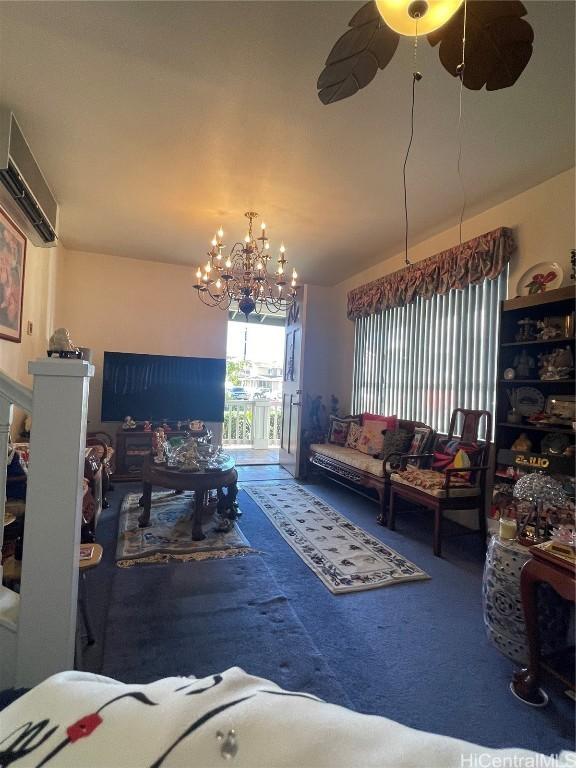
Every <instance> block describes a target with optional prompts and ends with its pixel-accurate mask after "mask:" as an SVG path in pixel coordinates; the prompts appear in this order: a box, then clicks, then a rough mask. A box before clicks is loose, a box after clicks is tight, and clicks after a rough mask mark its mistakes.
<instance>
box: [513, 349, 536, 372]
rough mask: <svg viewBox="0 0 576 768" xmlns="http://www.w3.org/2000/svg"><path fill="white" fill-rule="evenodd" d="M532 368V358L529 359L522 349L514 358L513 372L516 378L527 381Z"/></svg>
mask: <svg viewBox="0 0 576 768" xmlns="http://www.w3.org/2000/svg"><path fill="white" fill-rule="evenodd" d="M534 368H535V362H534V358H533V357H530V355H529V354H528V353H527V352H526V350H525V349H523V350H522V351H521V352H520V354H519V355H516V356H515V357H514V370H515V371H516V378H518V379H529V378H530V376H531V372H532V370H533V369H534Z"/></svg>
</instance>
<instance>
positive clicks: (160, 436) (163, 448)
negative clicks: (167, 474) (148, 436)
mask: <svg viewBox="0 0 576 768" xmlns="http://www.w3.org/2000/svg"><path fill="white" fill-rule="evenodd" d="M152 453H153V454H154V462H155V463H156V464H163V463H164V462H165V461H166V456H167V453H168V441H167V440H166V433H165V432H164V430H163V429H162V427H158V429H155V430H154V432H153V434H152Z"/></svg>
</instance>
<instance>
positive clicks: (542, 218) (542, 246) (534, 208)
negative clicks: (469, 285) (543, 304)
mask: <svg viewBox="0 0 576 768" xmlns="http://www.w3.org/2000/svg"><path fill="white" fill-rule="evenodd" d="M574 184H575V176H574V168H572V169H571V170H569V171H565V172H564V173H561V174H560V175H558V176H555V177H553V178H552V179H549V180H548V181H545V182H544V183H542V184H539V185H538V186H537V187H533V188H532V189H529V190H527V191H526V192H523V193H522V194H520V195H517V196H516V197H513V198H511V199H510V200H507V201H505V202H504V203H501V204H500V205H497V206H495V207H494V208H490V209H489V210H487V211H484V212H483V213H480V214H478V215H476V216H474V217H472V218H470V219H467V220H465V222H464V226H463V230H462V237H463V239H464V240H468V239H470V238H472V237H476V236H477V235H480V234H482V233H484V232H489V231H490V230H492V229H495V228H497V227H500V226H506V227H511V228H512V229H513V230H514V232H515V237H516V242H517V245H518V250H517V252H516V254H515V256H514V257H513V260H512V262H511V265H510V279H509V284H508V294H509V296H510V297H512V296H515V295H516V286H517V284H518V280H519V279H520V277H521V276H522V274H523V273H524V272H525V271H526V270H527V269H528V268H529V267H531V266H533V265H535V264H537V263H538V262H541V261H556V262H558V263H559V264H560V265H561V266H562V268H563V270H564V282H563V284H564V285H568V284H570V282H571V281H570V278H569V275H570V249H572V248H574V247H576V234H575V226H576V225H575V217H576V212H575V211H576V209H575V205H576V202H575V195H574ZM413 215H416V213H414V214H413ZM457 242H458V227H451V228H449V229H446V230H445V231H444V232H441V233H440V234H437V235H435V236H433V237H430V238H429V239H427V240H425V241H423V242H421V243H419V244H418V245H415V246H414V247H413V248H411V249H409V252H408V257H409V259H410V261H411V262H417V261H421V260H422V259H426V258H428V257H429V256H433V255H434V254H436V253H438V252H440V251H442V250H445V249H446V248H450V247H452V246H454V245H455V244H456V243H457ZM403 265H404V253H403V252H402V253H397V254H394V255H391V256H390V257H389V258H385V259H383V260H382V261H381V262H380V263H379V264H377V265H376V266H374V267H371V268H370V269H367V270H364V271H363V272H359V273H358V274H356V275H354V277H352V278H350V279H348V280H346V281H344V282H342V283H340V284H339V285H337V286H335V288H334V289H333V303H334V305H335V306H337V307H338V313H337V317H336V318H335V321H334V322H331V323H330V324H328V325H327V326H326V327H325V346H326V347H328V348H330V349H331V350H332V355H333V357H334V359H336V360H337V361H338V364H337V365H336V366H335V368H334V370H333V379H332V386H333V390H334V391H335V392H336V394H337V395H338V397H340V400H341V404H342V407H341V411H342V412H348V409H349V406H350V399H351V394H352V358H353V351H354V324H353V323H352V322H351V321H350V320H348V319H347V318H346V298H347V294H348V291H349V290H351V289H352V288H355V287H357V286H359V285H364V284H365V283H368V282H370V281H371V280H375V279H376V278H378V277H382V276H383V275H387V274H389V273H391V272H394V271H396V270H398V269H402V267H403Z"/></svg>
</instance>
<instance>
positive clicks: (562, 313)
mask: <svg viewBox="0 0 576 768" xmlns="http://www.w3.org/2000/svg"><path fill="white" fill-rule="evenodd" d="M573 314H574V288H573V287H572V286H570V287H567V288H559V289H557V290H555V291H550V292H549V293H544V294H535V295H532V296H520V297H517V298H515V299H510V300H508V301H503V302H502V307H501V314H500V346H499V355H498V384H497V396H496V429H495V436H494V442H495V448H496V467H495V480H496V481H498V482H500V481H502V480H504V481H506V480H509V481H510V482H514V481H515V480H516V479H517V478H518V477H519V476H520V475H521V474H524V473H525V472H531V471H534V470H540V471H544V472H549V473H550V474H555V475H556V474H558V475H573V474H574V457H573V456H572V457H571V456H565V455H561V454H558V453H554V454H552V453H548V452H546V451H543V450H542V449H541V443H542V440H543V439H544V438H545V437H546V436H548V435H549V434H550V433H553V432H558V433H561V434H562V435H565V436H568V438H569V440H570V442H571V443H572V444H573V443H574V435H575V433H574V430H573V429H572V427H571V426H570V425H563V424H558V425H555V424H554V425H553V424H534V423H530V422H529V421H528V420H527V418H526V417H525V416H524V417H523V418H522V422H521V423H514V422H509V421H508V414H509V411H510V410H511V405H510V400H509V397H508V394H507V392H508V391H512V390H514V389H516V388H518V387H521V386H527V387H531V388H534V389H537V390H538V391H539V392H540V393H541V394H542V396H543V397H544V399H545V400H546V399H547V398H548V397H552V396H554V395H559V396H573V395H574V385H575V379H574V373H573V372H571V373H570V378H567V379H539V378H537V376H538V373H537V366H535V367H534V368H532V369H531V374H530V378H519V377H516V378H514V379H505V378H504V371H505V370H506V369H508V368H514V359H515V358H516V356H517V355H519V354H521V352H522V350H523V349H525V350H526V353H527V355H528V356H530V357H532V358H534V360H535V362H536V358H537V356H538V355H539V354H546V353H549V352H552V351H553V350H555V349H558V348H563V347H566V346H569V347H570V349H571V351H572V356H573V357H574V356H575V347H574V336H573V335H570V336H566V335H563V336H562V337H559V338H555V339H529V340H527V341H518V340H517V338H516V336H517V334H518V333H519V331H520V326H519V325H518V322H519V321H520V320H523V319H525V318H529V319H530V320H534V321H539V320H540V321H541V320H544V319H546V318H550V317H566V316H569V315H572V323H571V328H572V329H573V328H574V320H573ZM523 432H525V433H526V434H527V435H528V437H529V439H530V441H531V442H532V446H531V448H530V450H526V451H517V450H512V444H513V443H514V441H515V440H516V439H517V438H518V437H519V436H520V435H521V434H522V433H523Z"/></svg>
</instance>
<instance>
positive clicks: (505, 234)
mask: <svg viewBox="0 0 576 768" xmlns="http://www.w3.org/2000/svg"><path fill="white" fill-rule="evenodd" d="M515 250H516V244H515V242H514V235H513V233H512V231H511V230H510V229H508V228H507V227H499V228H498V229H494V230H492V232H486V234H484V235H480V236H479V237H475V238H473V239H472V240H468V241H467V242H465V243H462V245H457V246H454V247H453V248H449V249H448V250H446V251H442V252H441V253H438V254H436V255H435V256H431V257H430V258H428V259H424V260H423V261H419V262H418V263H417V264H411V265H410V266H408V267H406V268H405V269H400V270H398V271H397V272H392V274H390V275H386V276H385V277H380V278H378V280H374V281H373V282H371V283H367V284H366V285H362V286H360V287H359V288H354V289H353V290H352V291H350V292H349V294H348V317H349V319H350V320H356V319H357V318H359V317H366V316H367V315H373V314H376V313H377V312H382V310H384V309H389V308H390V307H403V306H406V304H410V303H412V302H413V301H415V300H416V299H417V298H418V297H419V296H421V297H422V298H424V299H429V298H431V297H432V296H434V295H435V294H442V293H447V292H448V291H451V290H452V289H454V288H466V287H467V286H468V285H474V284H477V283H481V282H482V281H483V280H486V279H490V280H492V279H494V278H495V277H498V275H499V274H501V272H502V271H503V270H504V268H505V267H506V265H507V264H508V262H509V261H510V256H511V255H512V254H513V253H514V251H515Z"/></svg>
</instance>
